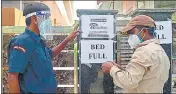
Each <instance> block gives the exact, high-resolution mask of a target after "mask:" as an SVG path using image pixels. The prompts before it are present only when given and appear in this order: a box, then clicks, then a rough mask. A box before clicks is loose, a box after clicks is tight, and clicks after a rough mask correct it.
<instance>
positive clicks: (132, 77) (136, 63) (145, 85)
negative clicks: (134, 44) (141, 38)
mask: <svg viewBox="0 0 176 94" xmlns="http://www.w3.org/2000/svg"><path fill="white" fill-rule="evenodd" d="M169 69H170V61H169V58H168V56H167V55H166V53H165V51H164V49H163V48H162V47H161V46H160V45H159V40H157V39H151V40H147V41H145V42H143V43H141V44H140V45H139V46H138V48H137V49H136V50H135V52H134V54H133V55H132V58H131V60H130V63H129V64H128V65H127V67H126V69H125V70H120V69H119V68H118V67H116V66H113V67H112V68H111V70H110V75H111V76H112V77H113V81H114V84H115V85H117V86H119V87H121V88H122V89H123V92H124V93H162V92H163V87H164V84H165V82H166V81H167V80H168V77H169Z"/></svg>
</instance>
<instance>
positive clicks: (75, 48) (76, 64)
mask: <svg viewBox="0 0 176 94" xmlns="http://www.w3.org/2000/svg"><path fill="white" fill-rule="evenodd" d="M77 46H78V44H77V43H75V44H74V93H75V94H77V93H78V62H77V56H78V54H77Z"/></svg>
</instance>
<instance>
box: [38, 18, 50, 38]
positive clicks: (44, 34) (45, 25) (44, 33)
mask: <svg viewBox="0 0 176 94" xmlns="http://www.w3.org/2000/svg"><path fill="white" fill-rule="evenodd" d="M38 28H39V31H40V36H41V39H43V40H53V35H48V33H49V32H51V31H52V23H51V20H50V19H46V20H44V21H41V23H40V24H39V25H38Z"/></svg>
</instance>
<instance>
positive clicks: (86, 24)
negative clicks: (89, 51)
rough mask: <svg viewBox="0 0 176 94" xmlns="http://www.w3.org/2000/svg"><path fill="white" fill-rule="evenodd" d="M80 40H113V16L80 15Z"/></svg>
mask: <svg viewBox="0 0 176 94" xmlns="http://www.w3.org/2000/svg"><path fill="white" fill-rule="evenodd" d="M81 31H82V38H113V37H114V16H113V15H82V16H81Z"/></svg>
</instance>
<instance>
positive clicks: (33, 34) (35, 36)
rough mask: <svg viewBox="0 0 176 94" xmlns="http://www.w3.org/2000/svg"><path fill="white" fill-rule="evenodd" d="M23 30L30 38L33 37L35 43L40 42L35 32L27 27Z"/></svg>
mask: <svg viewBox="0 0 176 94" xmlns="http://www.w3.org/2000/svg"><path fill="white" fill-rule="evenodd" d="M25 32H26V33H27V34H29V35H30V36H31V37H32V38H34V39H35V40H36V41H37V43H39V42H40V40H41V38H40V37H39V36H38V35H37V34H35V33H34V32H32V31H31V30H29V29H28V28H27V27H26V29H25Z"/></svg>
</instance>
